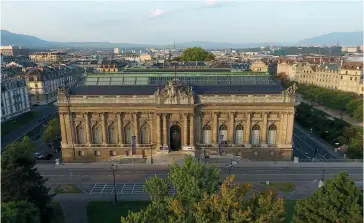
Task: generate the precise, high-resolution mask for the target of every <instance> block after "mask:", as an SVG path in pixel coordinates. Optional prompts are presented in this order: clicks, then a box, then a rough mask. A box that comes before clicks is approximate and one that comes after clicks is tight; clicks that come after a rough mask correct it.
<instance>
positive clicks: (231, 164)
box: [225, 161, 233, 188]
mask: <svg viewBox="0 0 364 223" xmlns="http://www.w3.org/2000/svg"><path fill="white" fill-rule="evenodd" d="M225 167H226V168H228V169H229V176H231V170H232V169H233V163H232V161H230V165H227V164H226V165H225ZM229 188H230V179H229Z"/></svg>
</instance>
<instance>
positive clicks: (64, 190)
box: [54, 184, 82, 194]
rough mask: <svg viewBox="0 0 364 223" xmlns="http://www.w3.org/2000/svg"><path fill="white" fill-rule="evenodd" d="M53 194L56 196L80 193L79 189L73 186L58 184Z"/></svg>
mask: <svg viewBox="0 0 364 223" xmlns="http://www.w3.org/2000/svg"><path fill="white" fill-rule="evenodd" d="M54 192H55V193H57V194H70V193H82V191H81V190H80V188H78V187H77V186H76V185H74V184H60V185H58V186H57V187H56V188H55V189H54Z"/></svg>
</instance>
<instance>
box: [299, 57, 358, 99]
mask: <svg viewBox="0 0 364 223" xmlns="http://www.w3.org/2000/svg"><path fill="white" fill-rule="evenodd" d="M297 76H298V80H297V81H298V83H301V84H312V85H316V86H319V87H324V88H329V89H334V90H341V91H346V92H353V93H356V94H363V92H364V86H363V62H351V61H350V62H349V61H347V62H343V63H342V65H341V66H340V65H339V64H326V65H325V64H324V65H319V66H315V65H310V64H306V65H305V66H304V67H303V70H302V71H301V72H299V73H298V75H297Z"/></svg>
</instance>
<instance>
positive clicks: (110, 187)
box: [90, 183, 175, 195]
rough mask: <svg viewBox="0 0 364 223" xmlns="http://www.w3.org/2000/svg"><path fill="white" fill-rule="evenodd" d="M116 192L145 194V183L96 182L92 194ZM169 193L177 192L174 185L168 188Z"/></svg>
mask: <svg viewBox="0 0 364 223" xmlns="http://www.w3.org/2000/svg"><path fill="white" fill-rule="evenodd" d="M114 190H116V194H122V195H143V194H144V193H146V192H145V190H144V184H142V183H129V184H128V183H126V184H116V185H115V187H114V184H95V185H94V186H93V187H92V189H91V191H90V194H114V193H115V192H114ZM168 193H170V194H175V189H174V188H173V187H170V188H168Z"/></svg>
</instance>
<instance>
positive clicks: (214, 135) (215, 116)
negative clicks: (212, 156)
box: [212, 113, 219, 144]
mask: <svg viewBox="0 0 364 223" xmlns="http://www.w3.org/2000/svg"><path fill="white" fill-rule="evenodd" d="M212 118H213V119H214V120H213V123H214V124H213V126H212V144H217V143H218V141H219V140H218V136H217V134H218V131H217V121H218V113H213V115H212Z"/></svg>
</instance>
